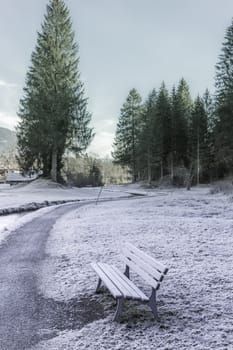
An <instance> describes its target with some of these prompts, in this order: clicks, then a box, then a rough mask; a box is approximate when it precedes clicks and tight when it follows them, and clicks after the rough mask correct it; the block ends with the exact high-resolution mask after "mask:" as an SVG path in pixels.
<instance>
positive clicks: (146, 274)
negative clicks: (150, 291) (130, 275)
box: [122, 243, 168, 289]
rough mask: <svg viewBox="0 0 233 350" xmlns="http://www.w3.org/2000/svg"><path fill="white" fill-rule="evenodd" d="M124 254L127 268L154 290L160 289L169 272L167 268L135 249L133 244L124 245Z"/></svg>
mask: <svg viewBox="0 0 233 350" xmlns="http://www.w3.org/2000/svg"><path fill="white" fill-rule="evenodd" d="M122 253H123V255H122V258H123V261H124V262H125V264H126V266H128V267H129V268H130V269H132V270H133V271H134V272H136V273H137V274H138V275H139V276H141V277H142V278H143V279H144V280H145V281H146V282H147V283H148V284H149V285H151V286H152V287H153V288H155V289H158V288H159V286H160V282H161V281H162V280H163V277H164V275H165V274H166V273H167V271H168V268H167V267H166V266H164V265H163V264H162V263H160V262H159V261H157V260H155V259H153V258H152V257H150V256H149V255H147V254H145V253H144V252H142V251H141V250H140V249H138V248H136V247H134V246H133V245H132V244H131V243H124V246H122Z"/></svg>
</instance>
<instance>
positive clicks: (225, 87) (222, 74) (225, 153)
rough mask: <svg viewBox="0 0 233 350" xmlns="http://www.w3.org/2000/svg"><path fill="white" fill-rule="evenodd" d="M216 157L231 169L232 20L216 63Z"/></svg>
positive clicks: (232, 155) (227, 169)
mask: <svg viewBox="0 0 233 350" xmlns="http://www.w3.org/2000/svg"><path fill="white" fill-rule="evenodd" d="M215 85H216V113H217V118H218V121H217V125H216V158H217V161H218V164H219V165H221V166H222V168H223V169H225V170H226V171H228V172H230V171H231V172H232V170H233V137H232V132H233V20H232V22H231V25H230V26H229V27H228V28H227V30H226V35H225V39H224V42H223V44H222V52H221V54H220V56H219V61H218V63H217V65H216V79H215Z"/></svg>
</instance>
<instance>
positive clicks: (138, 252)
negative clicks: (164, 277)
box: [125, 242, 168, 274]
mask: <svg viewBox="0 0 233 350" xmlns="http://www.w3.org/2000/svg"><path fill="white" fill-rule="evenodd" d="M125 247H126V248H128V249H129V250H130V251H131V252H132V253H134V254H135V255H138V257H140V258H141V259H143V260H144V261H146V262H147V263H148V264H150V265H151V266H154V268H156V269H157V270H159V271H160V272H162V273H163V274H166V273H167V272H168V268H167V267H166V266H165V265H163V264H162V263H161V262H159V261H157V260H155V259H154V258H152V257H151V256H149V255H147V254H146V253H144V252H142V251H141V250H140V249H138V248H136V247H134V246H133V245H132V244H131V243H128V242H127V243H125Z"/></svg>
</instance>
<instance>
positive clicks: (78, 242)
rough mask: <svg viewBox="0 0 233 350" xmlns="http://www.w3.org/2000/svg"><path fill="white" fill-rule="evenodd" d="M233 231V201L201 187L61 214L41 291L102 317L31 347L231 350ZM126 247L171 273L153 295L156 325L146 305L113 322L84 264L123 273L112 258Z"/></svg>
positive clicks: (110, 306)
mask: <svg viewBox="0 0 233 350" xmlns="http://www.w3.org/2000/svg"><path fill="white" fill-rule="evenodd" d="M232 229H233V203H232V202H231V201H229V199H228V198H227V197H224V196H222V195H215V196H212V195H209V194H208V190H207V189H192V190H191V191H184V190H179V191H169V190H164V191H155V193H154V197H147V198H142V199H132V200H127V201H118V202H108V203H107V202H106V203H99V204H98V206H95V205H90V206H85V207H82V208H79V209H77V210H75V211H72V212H70V213H69V214H67V215H65V216H64V217H62V218H61V219H60V220H59V221H58V222H57V223H56V225H55V227H54V229H53V231H52V233H51V236H50V238H49V240H48V245H47V254H48V257H47V259H46V261H45V262H44V264H43V267H42V270H41V280H40V289H41V292H42V293H43V294H44V296H45V297H50V298H54V299H57V300H60V301H68V300H69V299H71V298H74V300H77V302H78V301H79V300H82V299H89V300H90V301H93V300H94V301H95V302H98V303H99V304H100V305H102V306H103V308H104V315H105V316H104V319H102V320H98V321H94V322H92V323H89V324H87V325H85V326H84V327H83V328H82V329H77V330H73V331H66V332H60V333H59V334H58V336H57V337H55V338H53V339H51V340H48V341H43V342H40V343H39V344H38V345H37V346H35V347H34V348H33V349H34V350H45V349H46V350H52V349H54V350H55V349H56V350H68V349H79V350H83V349H90V350H94V349H101V350H102V349H103V350H107V349H108V350H109V349H122V350H123V349H143V350H144V349H145V350H147V349H151V350H152V349H155V348H156V349H160V350H165V349H166V350H169V349H170V350H178V349H182V350H187V349H198V350H207V349H208V350H209V349H216V350H223V349H225V350H230V349H233V348H232V344H233V334H232V320H233V310H232V308H233V306H232V288H233V273H232V265H233V256H232V246H233V235H232ZM124 240H126V241H129V242H131V243H133V244H134V245H136V246H137V247H139V248H141V249H142V250H143V251H145V252H147V253H149V254H150V255H151V256H154V257H155V258H157V259H159V260H161V261H162V262H163V263H164V264H166V265H167V266H168V267H169V272H168V275H167V276H166V278H165V280H164V281H163V283H162V285H161V289H160V290H159V293H158V310H159V315H160V318H161V321H160V322H159V323H157V322H156V321H154V320H153V318H152V314H151V312H150V310H149V308H148V307H147V306H140V305H138V304H135V303H132V302H126V303H125V307H124V310H123V317H122V323H120V324H116V323H114V322H112V317H113V314H114V311H115V303H114V301H113V299H112V298H111V297H110V295H109V293H107V292H105V293H103V294H97V295H96V294H95V292H94V290H95V286H96V282H97V276H96V275H95V272H94V271H92V269H91V267H90V262H91V261H106V262H108V263H114V264H116V265H117V266H119V267H120V268H121V269H122V270H123V264H122V263H121V260H120V258H119V256H118V253H119V243H120V242H121V241H124ZM133 279H134V281H135V283H136V284H137V285H138V286H139V287H140V288H142V290H144V292H145V293H149V292H150V289H149V288H148V286H146V284H145V283H144V282H143V281H142V280H141V279H139V278H138V277H136V276H133ZM80 313H82V314H85V305H83V310H80ZM93 314H95V310H94V309H93ZM76 317H77V318H78V317H79V315H78V314H77V315H76ZM87 317H88V315H87Z"/></svg>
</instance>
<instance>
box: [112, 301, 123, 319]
mask: <svg viewBox="0 0 233 350" xmlns="http://www.w3.org/2000/svg"><path fill="white" fill-rule="evenodd" d="M123 303H124V299H123V298H118V299H117V309H116V312H115V315H114V318H113V321H116V322H117V321H119V318H120V315H121V312H122V307H123Z"/></svg>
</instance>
